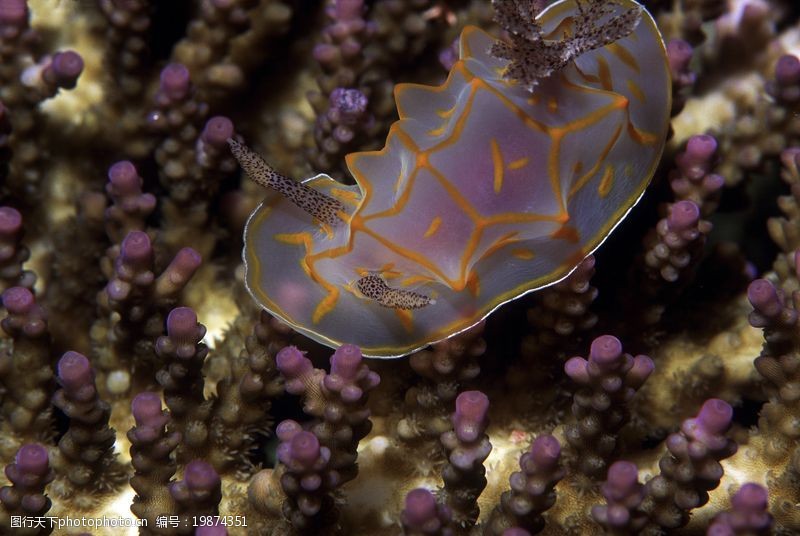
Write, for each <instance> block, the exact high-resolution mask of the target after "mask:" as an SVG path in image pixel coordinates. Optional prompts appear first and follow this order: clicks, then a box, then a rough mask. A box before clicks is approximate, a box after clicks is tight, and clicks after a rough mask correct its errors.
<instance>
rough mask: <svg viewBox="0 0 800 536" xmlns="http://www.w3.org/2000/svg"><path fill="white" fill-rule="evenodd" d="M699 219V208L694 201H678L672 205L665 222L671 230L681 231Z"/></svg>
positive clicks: (693, 224)
mask: <svg viewBox="0 0 800 536" xmlns="http://www.w3.org/2000/svg"><path fill="white" fill-rule="evenodd" d="M699 219H700V209H699V208H698V206H697V203H695V202H694V201H688V200H684V201H678V202H677V203H675V204H674V205H672V209H671V210H670V212H669V217H668V218H667V224H668V225H669V228H670V229H671V230H673V231H683V230H686V229H689V228H691V227H694V226H695V225H696V224H697V221H698V220H699Z"/></svg>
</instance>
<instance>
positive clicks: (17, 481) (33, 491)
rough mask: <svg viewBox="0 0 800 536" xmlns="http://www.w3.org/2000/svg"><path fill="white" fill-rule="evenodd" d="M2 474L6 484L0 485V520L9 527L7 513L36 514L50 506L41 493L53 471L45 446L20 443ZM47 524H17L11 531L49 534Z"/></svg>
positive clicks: (45, 510) (16, 514)
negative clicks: (0, 504) (20, 445)
mask: <svg viewBox="0 0 800 536" xmlns="http://www.w3.org/2000/svg"><path fill="white" fill-rule="evenodd" d="M5 473H6V478H8V480H9V481H10V482H11V485H10V486H3V487H2V488H0V503H2V505H3V509H2V510H0V524H2V526H3V527H4V528H5V527H11V519H10V517H11V516H22V517H31V518H35V517H40V516H43V515H44V514H46V513H47V511H48V510H49V509H50V505H51V501H50V499H49V498H48V497H47V495H45V494H44V491H45V486H47V484H49V483H50V482H51V481H52V480H53V478H54V474H53V471H52V470H51V469H50V463H49V460H48V456H47V449H46V448H44V447H43V446H42V445H39V444H36V443H28V444H25V445H22V447H20V449H19V450H18V451H17V455H16V456H15V457H14V463H11V464H9V465H7V466H6V469H5ZM51 530H52V528H51V527H50V526H49V525H44V526H43V527H41V528H39V527H35V526H34V525H33V524H31V526H30V527H28V526H26V527H20V528H18V529H17V530H16V531H14V534H19V535H21V536H29V535H30V536H33V535H41V534H50V531H51Z"/></svg>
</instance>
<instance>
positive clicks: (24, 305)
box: [3, 287, 36, 314]
mask: <svg viewBox="0 0 800 536" xmlns="http://www.w3.org/2000/svg"><path fill="white" fill-rule="evenodd" d="M35 304H36V300H35V299H34V297H33V293H32V292H31V291H30V290H28V289H27V288H25V287H11V288H10V289H7V290H6V291H5V292H3V307H5V308H6V309H8V312H9V313H12V314H25V313H26V312H28V311H30V310H31V307H33V306H34V305H35Z"/></svg>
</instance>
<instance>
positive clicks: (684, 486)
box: [643, 399, 737, 529]
mask: <svg viewBox="0 0 800 536" xmlns="http://www.w3.org/2000/svg"><path fill="white" fill-rule="evenodd" d="M732 417H733V408H731V406H730V405H729V404H728V403H727V402H725V401H723V400H719V399H710V400H707V401H706V403H705V404H703V407H702V408H701V409H700V413H698V414H697V417H695V418H692V419H687V420H685V421H683V424H682V425H681V430H680V432H676V433H673V434H671V435H670V436H669V437H668V438H667V442H666V443H667V450H668V451H669V453H668V454H665V455H664V456H663V457H662V458H661V460H660V461H659V464H658V465H659V468H660V469H661V473H660V474H659V475H657V476H655V477H653V478H652V479H650V480H649V481H648V482H647V484H646V490H647V499H646V500H645V503H644V506H643V510H644V511H645V512H647V515H648V518H649V520H650V522H651V523H654V524H655V525H657V526H658V527H661V528H662V529H676V528H679V527H683V526H684V525H686V524H687V523H688V522H689V514H690V512H691V511H692V510H693V509H695V508H698V507H700V506H703V505H704V504H706V503H707V502H708V492H709V491H710V490H713V489H714V488H716V487H717V486H719V481H720V479H721V478H722V474H723V471H722V466H721V465H720V463H719V462H720V461H721V460H724V459H725V458H728V457H730V456H732V455H733V454H734V453H735V452H736V449H737V447H736V443H734V442H733V441H732V440H730V439H728V438H727V437H725V432H726V431H727V430H728V428H730V425H731V418H732Z"/></svg>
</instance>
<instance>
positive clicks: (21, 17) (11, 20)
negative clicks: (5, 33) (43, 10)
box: [0, 0, 28, 26]
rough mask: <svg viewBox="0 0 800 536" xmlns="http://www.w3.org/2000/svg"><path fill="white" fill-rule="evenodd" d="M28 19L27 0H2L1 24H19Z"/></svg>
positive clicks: (0, 1)
mask: <svg viewBox="0 0 800 536" xmlns="http://www.w3.org/2000/svg"><path fill="white" fill-rule="evenodd" d="M26 20H28V4H27V2H26V1H25V0H0V24H8V25H13V26H18V25H20V24H23V23H24V22H25V21H26Z"/></svg>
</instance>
